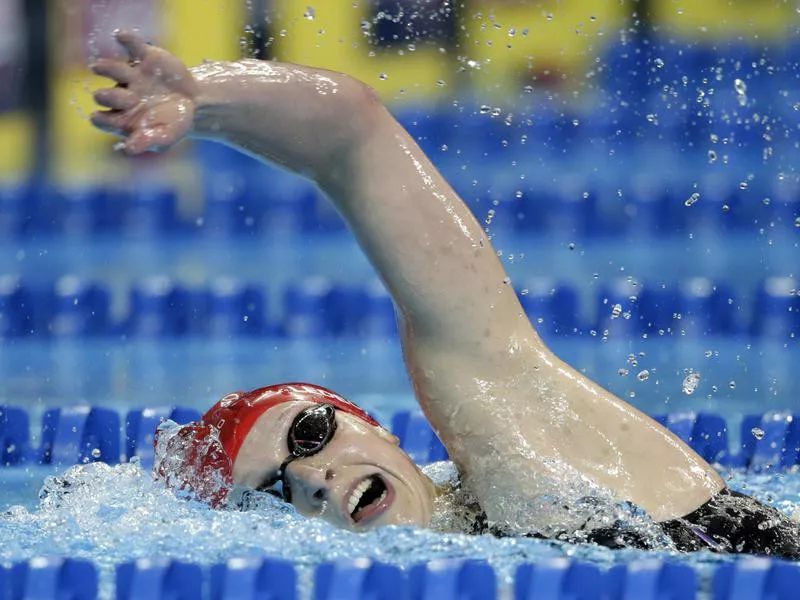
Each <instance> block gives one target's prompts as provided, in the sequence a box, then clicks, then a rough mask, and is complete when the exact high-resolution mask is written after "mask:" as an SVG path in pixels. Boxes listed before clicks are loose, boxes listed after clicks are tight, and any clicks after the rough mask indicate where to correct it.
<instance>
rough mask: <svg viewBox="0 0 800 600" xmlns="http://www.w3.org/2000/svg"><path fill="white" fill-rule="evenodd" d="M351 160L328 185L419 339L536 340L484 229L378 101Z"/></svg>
mask: <svg viewBox="0 0 800 600" xmlns="http://www.w3.org/2000/svg"><path fill="white" fill-rule="evenodd" d="M361 108H362V111H361V114H362V120H363V123H364V124H365V126H364V127H363V131H362V133H360V134H359V135H358V136H357V137H356V140H357V141H356V142H355V143H354V144H353V145H352V147H351V148H350V150H349V151H348V153H347V155H346V156H343V157H342V160H341V161H340V162H339V163H337V164H335V165H332V168H331V170H330V171H329V172H328V173H326V174H325V175H323V176H322V177H321V178H320V183H321V185H322V187H323V189H324V190H325V191H326V193H328V194H329V195H330V196H331V198H332V199H333V201H334V203H335V204H336V206H337V208H338V209H339V211H340V212H341V213H342V215H343V216H344V218H345V219H346V220H347V222H348V224H349V225H350V227H351V229H352V230H353V233H354V234H355V235H356V237H357V238H358V240H359V242H360V244H361V246H362V248H363V249H364V251H365V252H366V254H367V255H368V256H369V258H370V260H371V262H372V264H373V265H374V266H375V268H376V269H377V270H378V272H379V273H380V275H381V277H382V279H383V280H384V282H385V283H386V285H387V287H388V289H389V291H390V293H391V295H392V297H393V298H394V300H395V303H396V305H397V307H398V308H399V310H400V312H401V316H402V319H403V325H404V327H406V328H407V329H408V330H410V331H411V332H412V333H413V335H414V336H419V337H427V336H434V337H436V338H437V339H439V340H440V341H445V342H447V343H453V342H455V343H474V342H479V341H481V340H486V339H487V338H489V337H491V338H493V339H504V338H507V337H508V336H518V335H519V334H520V333H525V334H530V335H534V336H535V333H534V332H533V329H532V327H531V325H530V323H529V321H528V320H527V318H526V317H525V315H524V312H523V310H522V308H521V306H520V303H519V300H518V298H517V296H516V294H515V292H514V289H513V287H512V286H511V283H510V279H509V278H508V275H507V274H506V272H505V269H504V268H503V266H502V264H501V262H500V260H499V258H498V257H497V254H496V252H495V250H494V248H493V247H492V244H491V242H490V241H489V239H488V237H487V236H486V234H485V232H484V230H483V229H482V227H481V226H480V224H479V223H478V221H477V220H476V219H475V217H474V216H473V215H472V213H471V212H470V210H469V208H468V207H467V206H466V205H465V204H464V202H463V201H462V200H461V198H460V197H459V196H458V194H456V192H455V191H454V190H453V188H452V187H451V186H450V185H449V184H448V183H447V181H445V179H444V178H443V177H442V175H441V174H440V173H439V172H438V170H437V169H436V168H435V167H434V166H433V164H432V163H431V162H430V160H429V159H428V157H427V156H425V154H424V153H423V152H422V150H421V149H420V148H419V146H417V144H416V143H415V142H414V141H413V140H412V139H411V137H410V136H409V135H408V134H407V133H406V131H405V130H404V129H403V128H402V127H401V126H400V125H399V124H398V123H397V122H396V121H395V120H394V118H393V117H392V116H391V115H390V114H389V113H388V111H386V110H385V109H384V108H383V106H382V105H380V103H379V102H378V101H374V100H372V101H371V100H370V99H369V98H367V99H366V100H365V102H364V103H363V106H362V107H361Z"/></svg>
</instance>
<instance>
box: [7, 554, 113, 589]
mask: <svg viewBox="0 0 800 600" xmlns="http://www.w3.org/2000/svg"><path fill="white" fill-rule="evenodd" d="M2 579H3V578H2V576H0V586H1V585H2ZM5 579H6V582H5V587H4V589H3V587H0V598H3V599H4V600H5V599H6V598H8V599H9V600H17V599H23V598H24V599H30V600H34V599H35V600H50V599H52V600H61V599H62V598H63V599H67V598H69V599H70V600H95V598H97V592H98V583H97V569H95V567H94V565H93V564H92V563H90V562H87V561H83V560H75V559H72V558H63V557H57V556H48V557H39V558H33V559H31V560H29V561H27V562H23V563H17V564H15V565H13V566H12V567H11V570H10V571H9V572H8V573H7V574H6V577H5Z"/></svg>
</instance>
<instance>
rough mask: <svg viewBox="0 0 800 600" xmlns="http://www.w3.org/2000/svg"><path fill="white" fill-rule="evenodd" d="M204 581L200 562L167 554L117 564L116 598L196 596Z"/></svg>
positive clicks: (173, 599) (155, 599)
mask: <svg viewBox="0 0 800 600" xmlns="http://www.w3.org/2000/svg"><path fill="white" fill-rule="evenodd" d="M202 585H203V571H202V569H201V567H200V565H195V564H187V563H181V562H178V561H173V560H170V559H166V558H164V559H140V560H137V561H136V562H132V563H124V564H121V565H119V566H118V567H117V600H196V599H197V598H201V597H202Z"/></svg>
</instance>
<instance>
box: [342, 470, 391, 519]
mask: <svg viewBox="0 0 800 600" xmlns="http://www.w3.org/2000/svg"><path fill="white" fill-rule="evenodd" d="M393 498H394V492H393V490H392V489H391V488H390V487H389V486H388V485H387V484H386V482H385V481H384V480H383V478H382V477H380V476H379V475H370V476H369V477H367V478H366V479H364V480H363V481H361V483H359V484H358V485H357V486H356V488H355V489H354V490H353V491H352V492H351V493H350V496H349V498H348V499H347V513H348V514H349V515H350V518H351V519H352V520H353V522H354V523H364V522H365V521H368V520H370V519H372V518H374V517H377V516H378V515H380V514H382V513H383V512H384V511H385V510H386V509H387V508H388V507H389V505H390V504H391V503H392V500H393Z"/></svg>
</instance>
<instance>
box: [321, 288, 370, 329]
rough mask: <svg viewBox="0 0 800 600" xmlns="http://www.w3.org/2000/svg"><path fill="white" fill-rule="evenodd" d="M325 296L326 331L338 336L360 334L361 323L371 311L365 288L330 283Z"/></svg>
mask: <svg viewBox="0 0 800 600" xmlns="http://www.w3.org/2000/svg"><path fill="white" fill-rule="evenodd" d="M320 283H321V282H320ZM323 293H324V295H325V299H324V304H323V306H324V308H323V309H321V310H323V311H324V314H325V315H326V317H325V320H326V321H327V324H326V330H327V332H328V333H330V334H332V335H336V336H341V335H353V334H356V333H358V332H359V328H360V327H361V322H362V320H363V319H364V318H365V316H366V315H367V313H368V312H369V310H370V302H369V298H368V297H367V290H366V287H365V286H360V285H350V284H342V283H336V282H330V287H329V289H328V290H327V292H326V293H325V292H323Z"/></svg>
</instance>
